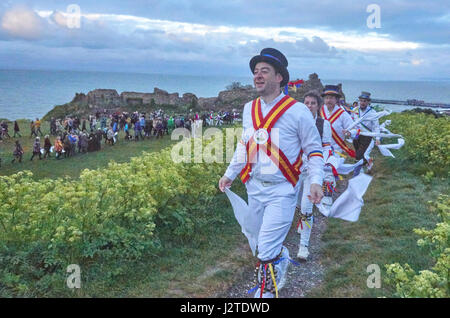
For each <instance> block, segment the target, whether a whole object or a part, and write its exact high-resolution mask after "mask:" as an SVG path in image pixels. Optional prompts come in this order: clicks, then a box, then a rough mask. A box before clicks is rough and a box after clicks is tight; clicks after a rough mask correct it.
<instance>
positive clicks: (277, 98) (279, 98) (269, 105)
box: [261, 92, 285, 108]
mask: <svg viewBox="0 0 450 318" xmlns="http://www.w3.org/2000/svg"><path fill="white" fill-rule="evenodd" d="M284 96H285V95H284V93H283V92H281V94H280V95H278V96H277V97H276V98H275V99H274V100H273V101H271V102H270V103H268V104H266V103H265V102H264V100H263V99H262V98H261V106H263V107H269V108H272V107H273V106H275V105H276V104H277V103H278V102H279V101H280V100H281V99H282V98H283V97H284Z"/></svg>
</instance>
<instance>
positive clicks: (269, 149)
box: [240, 95, 302, 187]
mask: <svg viewBox="0 0 450 318" xmlns="http://www.w3.org/2000/svg"><path fill="white" fill-rule="evenodd" d="M295 103H297V101H296V100H295V99H293V98H292V97H290V96H287V95H286V96H284V97H283V98H282V99H281V100H280V101H279V102H278V103H277V104H276V105H275V106H274V107H273V108H272V109H271V110H270V112H269V113H268V114H267V116H266V117H263V115H262V110H261V99H260V98H259V97H258V98H257V99H255V100H254V101H253V103H252V121H253V128H254V129H255V131H257V130H258V129H261V128H264V129H265V130H266V131H267V132H268V134H269V139H268V140H267V142H266V143H265V144H261V145H258V144H257V143H256V142H255V140H254V139H253V136H252V137H251V138H250V140H249V141H248V142H247V144H246V148H247V164H246V165H245V167H244V169H242V171H241V174H240V177H241V180H242V182H244V183H246V182H247V181H248V179H249V178H250V172H251V171H252V163H255V156H256V154H257V152H258V150H259V149H261V150H263V151H264V152H265V153H266V154H267V155H268V156H269V158H270V159H271V160H272V161H273V163H275V165H276V166H277V167H279V169H280V170H281V172H282V173H283V175H284V176H285V177H286V179H287V180H288V181H289V182H290V183H291V184H292V186H294V187H295V185H296V184H297V182H298V178H299V175H300V167H301V165H302V152H300V153H299V156H298V157H297V160H296V161H295V162H294V164H291V163H290V162H289V160H288V159H287V157H286V156H285V155H284V153H283V152H282V151H281V149H279V148H278V147H277V146H276V145H275V144H273V143H272V142H271V139H270V131H271V130H272V127H273V126H274V125H275V123H276V122H277V120H278V119H279V118H280V117H281V116H282V115H283V114H284V113H285V112H286V111H287V110H288V109H289V108H290V107H291V106H292V105H294V104H295Z"/></svg>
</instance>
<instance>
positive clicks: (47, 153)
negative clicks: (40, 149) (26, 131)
mask: <svg viewBox="0 0 450 318" xmlns="http://www.w3.org/2000/svg"><path fill="white" fill-rule="evenodd" d="M51 148H52V143H51V142H50V137H49V136H48V135H46V136H45V139H44V159H45V158H47V156H48V157H49V158H50V157H51V156H50V149H51Z"/></svg>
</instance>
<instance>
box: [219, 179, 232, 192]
mask: <svg viewBox="0 0 450 318" xmlns="http://www.w3.org/2000/svg"><path fill="white" fill-rule="evenodd" d="M232 183H233V180H231V179H230V178H228V177H226V176H223V177H222V178H220V180H219V189H220V191H222V192H225V188H229V187H231V184H232Z"/></svg>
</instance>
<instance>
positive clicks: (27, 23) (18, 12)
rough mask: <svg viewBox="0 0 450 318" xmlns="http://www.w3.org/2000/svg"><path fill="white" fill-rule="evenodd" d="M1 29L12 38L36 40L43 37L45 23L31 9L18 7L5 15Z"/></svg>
mask: <svg viewBox="0 0 450 318" xmlns="http://www.w3.org/2000/svg"><path fill="white" fill-rule="evenodd" d="M1 28H2V29H3V31H5V32H6V33H7V34H9V35H10V36H12V37H16V38H20V39H25V40H36V39H39V38H40V37H41V36H42V33H43V30H44V23H43V21H42V18H41V17H40V16H39V15H38V14H36V12H34V11H33V10H31V9H30V8H28V7H26V6H17V7H14V8H12V9H10V10H8V11H6V12H5V13H4V15H3V17H2V19H1Z"/></svg>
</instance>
